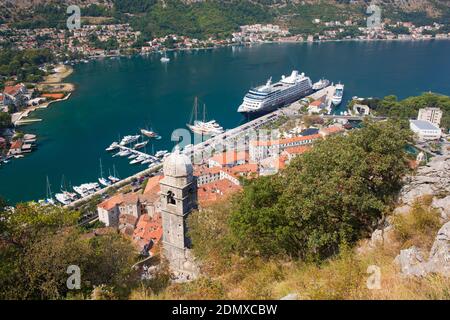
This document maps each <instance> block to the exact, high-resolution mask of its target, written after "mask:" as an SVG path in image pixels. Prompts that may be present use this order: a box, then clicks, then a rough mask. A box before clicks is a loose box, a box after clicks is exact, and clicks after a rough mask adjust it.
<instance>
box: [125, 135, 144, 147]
mask: <svg viewBox="0 0 450 320" xmlns="http://www.w3.org/2000/svg"><path fill="white" fill-rule="evenodd" d="M139 138H140V135H136V136H125V137H123V139H122V141H121V142H120V145H121V146H126V145H128V144H130V143H133V142H135V141H137V140H139Z"/></svg>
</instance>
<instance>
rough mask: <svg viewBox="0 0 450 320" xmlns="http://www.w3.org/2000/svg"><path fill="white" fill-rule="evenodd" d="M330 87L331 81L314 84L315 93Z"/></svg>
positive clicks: (324, 80) (322, 80)
mask: <svg viewBox="0 0 450 320" xmlns="http://www.w3.org/2000/svg"><path fill="white" fill-rule="evenodd" d="M329 85H330V80H327V79H320V80H319V81H318V82H316V83H314V84H313V87H312V88H313V90H315V91H319V90H322V89H323V88H326V87H328V86H329Z"/></svg>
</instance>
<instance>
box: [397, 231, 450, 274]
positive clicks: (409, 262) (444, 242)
mask: <svg viewBox="0 0 450 320" xmlns="http://www.w3.org/2000/svg"><path fill="white" fill-rule="evenodd" d="M423 256H424V254H423V253H422V252H421V251H420V250H419V249H418V248H416V247H411V248H409V249H405V250H402V251H400V254H399V255H398V256H397V257H396V258H395V262H396V263H397V264H398V265H399V266H400V270H401V273H402V274H403V275H405V276H419V277H420V276H425V275H427V274H430V273H434V274H440V275H443V276H446V277H450V222H447V223H446V224H445V225H444V226H442V228H441V229H440V230H439V232H438V234H437V236H436V239H435V241H434V243H433V247H432V248H431V251H430V254H429V258H428V260H427V261H426V260H425V259H424V257H423Z"/></svg>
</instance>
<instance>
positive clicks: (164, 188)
mask: <svg viewBox="0 0 450 320" xmlns="http://www.w3.org/2000/svg"><path fill="white" fill-rule="evenodd" d="M163 170H164V179H162V180H161V182H160V186H161V193H160V197H161V199H160V200H161V211H162V223H163V239H162V243H163V253H164V256H165V257H166V258H167V260H168V261H169V263H170V268H171V270H172V272H174V273H175V274H176V275H177V276H178V277H180V278H184V279H186V280H189V279H193V278H195V277H196V275H197V274H198V270H197V267H196V266H195V264H194V263H193V258H192V256H191V254H190V250H189V248H190V246H191V242H190V239H189V238H188V237H187V226H186V220H187V217H188V216H189V214H190V213H191V212H192V210H194V209H197V179H196V177H194V175H193V167H192V163H191V160H190V159H189V157H188V156H186V155H184V154H182V153H181V152H180V150H179V149H178V148H176V149H175V151H174V152H173V153H172V154H171V155H170V156H169V157H167V158H166V160H165V161H164V168H163Z"/></svg>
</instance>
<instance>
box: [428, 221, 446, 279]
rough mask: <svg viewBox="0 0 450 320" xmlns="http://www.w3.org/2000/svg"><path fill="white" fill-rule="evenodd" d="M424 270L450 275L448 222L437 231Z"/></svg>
mask: <svg viewBox="0 0 450 320" xmlns="http://www.w3.org/2000/svg"><path fill="white" fill-rule="evenodd" d="M426 271H427V272H431V273H439V274H442V275H444V276H447V277H448V276H450V222H447V223H446V224H444V225H443V226H442V228H441V229H440V230H439V231H438V234H437V236H436V239H435V241H434V243H433V247H432V248H431V251H430V257H429V259H428V262H427V263H426Z"/></svg>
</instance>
